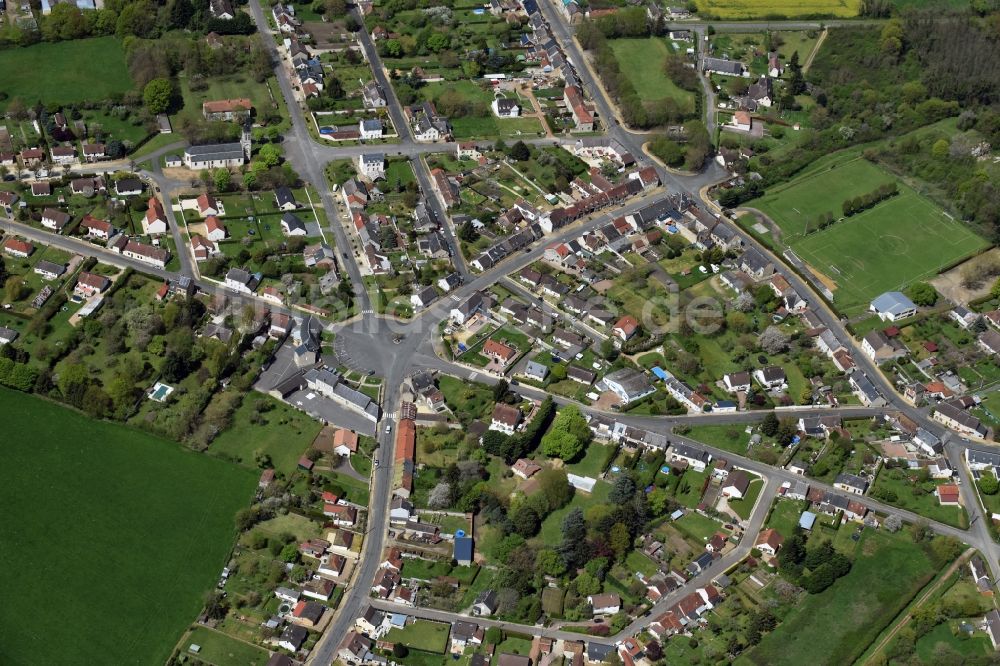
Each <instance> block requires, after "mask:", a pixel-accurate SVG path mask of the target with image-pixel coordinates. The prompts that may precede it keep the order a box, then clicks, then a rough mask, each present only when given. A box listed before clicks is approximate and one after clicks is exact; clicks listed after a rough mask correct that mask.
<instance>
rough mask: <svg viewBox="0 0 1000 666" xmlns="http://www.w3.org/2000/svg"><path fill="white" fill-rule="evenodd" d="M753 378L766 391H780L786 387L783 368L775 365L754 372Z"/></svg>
mask: <svg viewBox="0 0 1000 666" xmlns="http://www.w3.org/2000/svg"><path fill="white" fill-rule="evenodd" d="M753 376H754V379H756V380H757V381H758V382H759V383H760V385H761V386H762V387H764V389H765V390H767V391H781V390H783V389H785V388H787V387H788V380H787V377H786V376H785V370H784V368H780V367H778V366H776V365H771V366H768V367H766V368H760V369H758V370H755V371H754V373H753Z"/></svg>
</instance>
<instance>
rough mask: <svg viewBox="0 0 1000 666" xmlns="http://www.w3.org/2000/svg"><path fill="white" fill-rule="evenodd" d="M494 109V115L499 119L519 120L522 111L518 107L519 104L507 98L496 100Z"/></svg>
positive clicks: (493, 105)
mask: <svg viewBox="0 0 1000 666" xmlns="http://www.w3.org/2000/svg"><path fill="white" fill-rule="evenodd" d="M492 107H493V113H495V114H496V115H497V117H498V118H517V117H518V116H519V115H521V109H520V107H518V105H517V102H516V101H515V100H512V99H507V98H506V97H497V98H496V99H494V100H493V104H492Z"/></svg>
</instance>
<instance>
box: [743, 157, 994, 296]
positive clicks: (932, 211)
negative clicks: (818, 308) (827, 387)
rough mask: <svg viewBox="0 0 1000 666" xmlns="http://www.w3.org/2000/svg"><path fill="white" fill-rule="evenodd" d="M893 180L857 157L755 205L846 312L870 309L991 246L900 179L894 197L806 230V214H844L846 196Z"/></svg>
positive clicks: (819, 171) (817, 171) (809, 216)
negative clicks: (887, 294) (876, 300)
mask: <svg viewBox="0 0 1000 666" xmlns="http://www.w3.org/2000/svg"><path fill="white" fill-rule="evenodd" d="M817 166H819V165H817ZM892 180H894V178H893V177H892V176H890V175H889V174H888V173H886V172H885V171H882V170H881V169H879V168H878V167H877V166H875V165H873V164H871V163H869V162H867V161H865V160H863V159H860V158H856V159H852V160H848V161H842V162H839V163H837V162H834V163H833V168H830V169H826V168H817V169H813V170H812V171H811V172H810V173H809V174H807V175H804V176H802V177H800V178H797V179H796V180H793V181H792V182H791V183H789V184H788V185H787V186H785V187H781V188H776V189H774V190H772V191H771V192H769V193H768V194H767V196H765V197H763V198H762V199H760V200H759V201H758V202H756V203H755V204H754V206H755V207H756V208H759V209H760V210H761V211H763V212H764V213H765V214H767V215H768V216H769V217H770V218H771V219H772V220H774V222H775V223H776V224H777V225H778V226H779V227H781V230H782V233H783V241H784V242H785V243H786V244H788V245H789V246H790V247H791V248H792V250H794V251H795V253H796V254H797V255H798V256H799V257H800V258H801V259H802V260H803V261H805V262H806V263H808V264H809V265H810V266H811V267H812V269H813V270H814V271H816V272H818V273H821V274H822V275H824V276H826V277H827V278H828V279H829V280H830V281H832V282H833V283H835V284H836V289H835V291H834V304H835V305H836V306H837V307H838V309H840V310H841V311H842V312H845V313H846V314H854V313H857V312H860V311H862V310H864V309H865V308H867V305H868V302H869V301H870V300H871V299H872V298H873V297H875V296H877V295H879V294H880V293H882V292H884V291H891V290H895V289H900V288H902V287H905V286H906V285H907V284H910V283H912V282H914V281H917V280H920V279H925V278H929V277H932V276H934V275H935V274H936V273H937V271H938V270H939V269H941V268H944V267H945V266H948V265H950V264H952V263H954V262H956V261H958V260H960V259H962V258H963V257H966V256H968V255H970V254H972V253H974V252H976V251H977V250H979V249H980V248H983V247H985V246H986V245H987V242H986V240H985V239H983V238H981V237H979V236H977V235H976V234H975V233H974V232H973V231H971V230H970V229H969V228H968V227H966V226H965V225H964V224H962V223H961V222H959V221H957V220H954V219H952V218H950V217H948V216H947V215H946V214H945V213H944V212H943V211H942V210H941V209H940V208H938V207H937V206H936V205H935V204H934V203H933V202H931V201H930V200H928V199H926V198H924V197H922V196H921V195H919V194H918V193H917V192H916V191H914V190H913V189H912V188H910V187H909V186H907V185H905V184H904V183H898V185H899V194H898V195H896V196H894V197H892V198H891V199H889V200H887V201H883V202H882V203H879V204H877V205H876V206H874V207H873V208H870V209H868V210H866V211H864V212H863V213H858V214H857V215H854V216H852V217H849V218H846V219H843V220H841V221H839V222H835V223H834V224H833V225H832V226H830V227H827V228H826V229H824V230H822V231H817V232H814V233H810V234H808V235H805V236H803V235H802V234H803V231H804V230H805V226H806V221H807V220H808V221H810V222H812V221H815V219H816V217H817V216H818V215H820V214H822V213H825V212H830V213H832V214H833V215H834V217H835V218H839V217H840V215H841V204H842V203H843V201H844V200H845V199H849V198H853V197H855V196H858V195H859V194H863V193H865V192H869V191H871V190H873V189H875V188H876V187H878V186H879V185H881V184H883V183H886V182H890V181H892Z"/></svg>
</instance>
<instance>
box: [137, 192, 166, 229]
mask: <svg viewBox="0 0 1000 666" xmlns="http://www.w3.org/2000/svg"><path fill="white" fill-rule="evenodd" d="M142 232H143V233H144V234H146V235H147V236H156V235H159V234H165V233H167V214H166V213H165V212H164V210H163V204H161V203H160V200H159V199H157V198H156V197H150V198H149V202H148V205H147V207H146V214H145V216H143V218H142Z"/></svg>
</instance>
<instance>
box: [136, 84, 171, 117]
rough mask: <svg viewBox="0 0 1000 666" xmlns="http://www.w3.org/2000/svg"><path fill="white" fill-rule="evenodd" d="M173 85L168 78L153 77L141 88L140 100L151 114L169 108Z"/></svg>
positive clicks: (162, 111)
mask: <svg viewBox="0 0 1000 666" xmlns="http://www.w3.org/2000/svg"><path fill="white" fill-rule="evenodd" d="M173 96H174V86H173V84H172V83H170V79H163V78H160V79H153V80H152V81H150V82H149V83H147V84H146V87H145V88H143V90H142V101H143V103H144V104H145V105H146V109H147V110H149V112H150V113H152V114H160V113H165V112H166V111H167V109H169V108H170V102H171V101H172V99H173Z"/></svg>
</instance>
